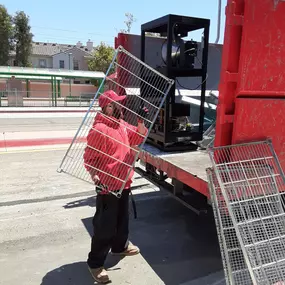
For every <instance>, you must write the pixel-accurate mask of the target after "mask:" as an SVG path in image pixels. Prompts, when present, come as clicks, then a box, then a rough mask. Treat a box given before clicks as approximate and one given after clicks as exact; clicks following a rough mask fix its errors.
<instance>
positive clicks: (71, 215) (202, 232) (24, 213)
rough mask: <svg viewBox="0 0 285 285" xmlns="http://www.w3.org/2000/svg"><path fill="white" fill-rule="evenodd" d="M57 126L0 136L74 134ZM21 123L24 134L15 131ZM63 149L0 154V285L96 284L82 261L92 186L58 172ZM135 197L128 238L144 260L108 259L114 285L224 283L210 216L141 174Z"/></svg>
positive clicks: (32, 126)
mask: <svg viewBox="0 0 285 285" xmlns="http://www.w3.org/2000/svg"><path fill="white" fill-rule="evenodd" d="M56 119H58V118H49V119H48V120H46V118H38V120H37V122H33V121H30V119H29V120H28V119H27V118H22V120H21V122H19V121H17V120H16V119H15V118H14V119H13V120H14V121H9V122H10V124H11V125H10V127H9V126H8V125H5V126H3V125H2V122H3V121H2V122H1V120H0V126H1V128H2V129H1V131H3V129H6V130H8V131H11V130H14V131H17V130H20V131H21V132H23V131H25V130H26V131H27V132H31V131H35V130H36V129H37V128H39V126H38V124H39V123H41V130H47V131H49V129H50V128H51V126H52V125H53V126H54V127H55V128H56V130H57V131H60V130H66V128H67V127H68V126H71V125H72V124H74V127H75V128H76V127H77V121H76V120H78V121H80V117H79V118H70V117H69V118H63V119H62V120H60V121H56ZM2 120H3V119H2ZM13 122H14V123H15V125H14V126H13ZM50 122H54V124H53V123H50ZM59 122H61V123H59ZM19 123H21V124H22V125H23V126H25V128H26V129H25V130H24V129H23V128H24V127H23V128H20V129H19V128H18V127H17V126H16V125H19ZM5 124H6V123H5ZM53 130H54V129H53ZM65 149H66V146H60V147H57V148H54V149H53V148H52V147H49V148H48V147H47V148H40V149H36V148H35V149H30V148H29V149H17V150H15V151H14V152H11V153H1V154H0V178H1V180H0V183H1V184H0V189H1V190H0V284H3V285H4V284H5V285H6V284H9V285H19V284H21V285H39V284H42V285H71V284H74V285H75V284H76V285H89V284H90V285H91V284H94V283H93V281H92V278H91V276H90V274H89V272H88V270H87V267H86V258H87V254H88V251H89V248H90V238H91V234H92V224H91V221H92V217H93V215H94V212H95V201H96V197H95V195H94V194H95V193H94V190H93V186H92V185H89V184H87V183H85V182H83V181H80V180H78V179H76V178H73V177H70V176H68V175H66V174H62V173H57V171H56V170H57V168H58V166H59V164H60V161H61V159H62V157H63V155H64V153H65ZM133 192H134V197H135V200H136V203H137V210H138V218H137V219H136V220H135V219H134V218H133V216H131V222H130V227H131V230H130V232H131V233H130V238H131V241H132V242H133V243H135V244H136V245H138V246H139V247H140V248H141V254H140V255H138V256H135V257H128V258H124V259H120V260H119V259H117V258H114V257H113V258H112V257H108V260H107V263H106V267H107V268H108V271H109V275H110V277H111V279H112V281H113V284H117V285H121V284H131V285H141V284H147V285H160V284H168V285H186V284H187V285H222V284H225V283H224V281H222V280H223V270H222V264H221V257H220V251H219V246H218V242H217V236H216V230H215V225H214V220H213V217H212V214H211V212H210V213H209V214H207V215H206V216H197V215H196V214H195V213H193V212H191V211H190V210H189V209H187V208H186V207H184V206H183V205H181V204H180V203H179V202H178V201H176V200H175V199H173V198H172V197H171V196H170V195H169V194H167V192H166V191H164V190H163V189H160V188H158V187H157V186H155V185H153V184H152V183H150V182H149V181H147V180H146V179H144V178H142V177H140V176H139V175H138V174H136V175H135V177H134V190H133ZM130 214H131V215H132V213H130Z"/></svg>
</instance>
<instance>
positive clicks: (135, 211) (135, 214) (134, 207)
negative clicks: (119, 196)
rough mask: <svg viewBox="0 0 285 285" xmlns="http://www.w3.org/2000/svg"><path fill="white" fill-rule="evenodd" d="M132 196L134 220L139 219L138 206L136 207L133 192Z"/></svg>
mask: <svg viewBox="0 0 285 285" xmlns="http://www.w3.org/2000/svg"><path fill="white" fill-rule="evenodd" d="M130 194H131V200H132V205H133V210H134V218H135V219H137V217H138V215H137V206H136V201H135V199H134V195H133V193H132V190H131V191H130Z"/></svg>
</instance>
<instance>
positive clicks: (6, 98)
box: [0, 90, 95, 108]
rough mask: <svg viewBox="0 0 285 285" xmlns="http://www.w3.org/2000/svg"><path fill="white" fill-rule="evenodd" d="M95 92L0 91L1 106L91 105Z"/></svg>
mask: <svg viewBox="0 0 285 285" xmlns="http://www.w3.org/2000/svg"><path fill="white" fill-rule="evenodd" d="M94 96H95V93H87V92H72V93H71V94H69V92H68V94H61V96H60V97H58V96H56V97H55V96H54V94H53V93H52V92H51V91H37V90H32V91H18V90H4V91H3V90H2V91H0V108H1V107H89V106H90V103H91V102H92V100H93V98H94Z"/></svg>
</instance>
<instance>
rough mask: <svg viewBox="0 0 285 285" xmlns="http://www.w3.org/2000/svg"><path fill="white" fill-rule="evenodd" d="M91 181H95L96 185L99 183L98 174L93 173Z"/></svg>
mask: <svg viewBox="0 0 285 285" xmlns="http://www.w3.org/2000/svg"><path fill="white" fill-rule="evenodd" d="M92 180H93V182H94V183H95V185H98V184H99V183H100V178H99V176H98V175H96V174H95V175H93V177H92Z"/></svg>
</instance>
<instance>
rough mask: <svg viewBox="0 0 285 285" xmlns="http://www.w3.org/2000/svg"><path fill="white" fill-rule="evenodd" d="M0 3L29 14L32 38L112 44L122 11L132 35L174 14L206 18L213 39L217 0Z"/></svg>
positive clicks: (31, 0)
mask: <svg viewBox="0 0 285 285" xmlns="http://www.w3.org/2000/svg"><path fill="white" fill-rule="evenodd" d="M142 3H144V4H142ZM174 3H178V4H174ZM1 4H2V5H4V6H5V7H6V8H7V10H8V12H9V13H10V14H12V15H13V14H14V13H15V12H16V11H24V12H25V13H26V14H27V15H28V16H29V17H30V25H31V28H32V33H33V34H34V38H33V40H34V41H41V42H52V43H63V44H76V43H77V42H78V41H81V42H82V43H83V44H86V42H87V41H88V40H89V39H90V40H91V41H93V42H94V44H95V45H97V44H99V43H100V42H101V41H103V42H106V43H107V44H109V45H112V46H114V38H115V36H116V35H117V34H118V32H119V31H120V30H121V29H125V28H126V26H125V23H124V21H125V19H126V17H125V13H132V14H133V15H134V17H135V19H136V21H135V22H134V23H133V26H132V29H131V33H132V34H138V35H139V34H140V28H141V25H142V24H143V23H146V22H148V21H151V20H154V19H156V18H159V17H162V16H165V15H167V14H177V15H182V16H190V17H191V16H192V17H198V18H207V19H210V20H211V24H210V42H215V40H216V36H217V19H218V17H217V16H218V0H199V1H194V0H180V1H177V2H175V1H174V0H173V1H170V0H144V2H143V1H127V0H121V1H114V0H113V1H111V0H109V1H98V0H83V1H74V2H73V1H66V0H61V1H58V0H57V1H56V0H48V1H37V0H25V1H23V0H2V1H1ZM225 5H226V0H222V18H221V36H220V40H219V43H223V33H224V21H225ZM190 37H191V38H193V40H197V41H200V39H201V32H200V31H198V32H194V33H193V34H192V33H191V34H190Z"/></svg>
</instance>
